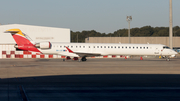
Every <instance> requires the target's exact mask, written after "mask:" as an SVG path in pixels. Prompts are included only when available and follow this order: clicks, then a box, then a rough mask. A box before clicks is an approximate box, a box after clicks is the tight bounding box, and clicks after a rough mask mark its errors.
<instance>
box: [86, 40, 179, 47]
mask: <svg viewBox="0 0 180 101" xmlns="http://www.w3.org/2000/svg"><path fill="white" fill-rule="evenodd" d="M85 43H128V37H89V38H86V39H85ZM131 43H134V44H148V43H149V44H164V45H167V46H169V37H131ZM173 48H179V49H180V37H173Z"/></svg>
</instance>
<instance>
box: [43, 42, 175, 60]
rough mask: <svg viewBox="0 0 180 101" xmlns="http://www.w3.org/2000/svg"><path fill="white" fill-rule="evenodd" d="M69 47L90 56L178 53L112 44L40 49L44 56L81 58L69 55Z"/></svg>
mask: <svg viewBox="0 0 180 101" xmlns="http://www.w3.org/2000/svg"><path fill="white" fill-rule="evenodd" d="M66 47H68V48H69V49H71V50H72V51H73V52H76V53H87V54H91V55H86V56H85V57H88V56H99V55H101V56H103V55H162V56H170V55H176V54H177V53H176V52H175V51H174V50H172V49H168V48H164V47H167V46H165V45H162V44H110V43H108V44H107V43H51V48H50V49H40V51H41V52H42V53H43V54H59V55H65V56H71V57H81V56H79V55H78V54H75V53H69V51H68V50H67V48H66Z"/></svg>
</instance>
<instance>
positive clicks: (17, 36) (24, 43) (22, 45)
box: [6, 29, 40, 52]
mask: <svg viewBox="0 0 180 101" xmlns="http://www.w3.org/2000/svg"><path fill="white" fill-rule="evenodd" d="M6 32H9V33H11V34H12V36H13V38H14V40H15V41H16V43H17V46H16V48H18V49H21V50H25V51H33V52H40V51H39V50H38V49H37V48H36V47H35V45H34V44H33V43H31V41H30V40H28V39H27V38H26V36H25V35H24V34H23V33H22V31H21V30H20V29H9V30H6Z"/></svg>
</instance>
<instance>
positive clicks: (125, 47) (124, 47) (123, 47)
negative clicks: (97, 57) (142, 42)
mask: <svg viewBox="0 0 180 101" xmlns="http://www.w3.org/2000/svg"><path fill="white" fill-rule="evenodd" d="M54 47H55V46H54ZM57 47H58V46H57ZM62 47H64V48H66V46H60V48H62ZM67 47H69V46H67ZM69 48H73V46H71V47H69ZM75 48H78V46H75ZM79 48H85V46H79ZM89 48H91V46H89ZM93 48H122V49H127V48H129V49H148V48H149V47H131V46H129V47H127V46H104V47H103V46H93Z"/></svg>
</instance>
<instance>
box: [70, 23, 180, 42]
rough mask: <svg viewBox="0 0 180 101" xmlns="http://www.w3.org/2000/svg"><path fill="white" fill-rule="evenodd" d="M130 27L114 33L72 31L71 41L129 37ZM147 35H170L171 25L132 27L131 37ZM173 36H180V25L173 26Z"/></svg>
mask: <svg viewBox="0 0 180 101" xmlns="http://www.w3.org/2000/svg"><path fill="white" fill-rule="evenodd" d="M127 36H128V29H119V30H117V31H115V32H114V33H108V34H106V33H100V32H97V31H95V30H91V31H82V32H79V31H77V32H73V31H71V42H77V41H78V42H85V38H88V37H127ZM145 36H152V37H158V36H169V27H151V26H144V27H141V28H132V29H131V37H145ZM173 36H180V27H179V26H175V27H173Z"/></svg>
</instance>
